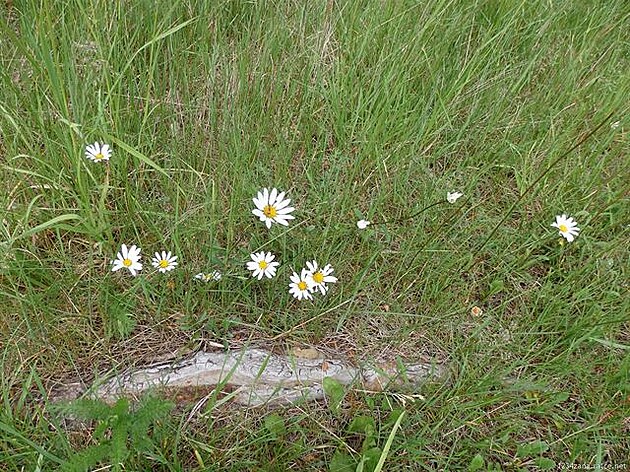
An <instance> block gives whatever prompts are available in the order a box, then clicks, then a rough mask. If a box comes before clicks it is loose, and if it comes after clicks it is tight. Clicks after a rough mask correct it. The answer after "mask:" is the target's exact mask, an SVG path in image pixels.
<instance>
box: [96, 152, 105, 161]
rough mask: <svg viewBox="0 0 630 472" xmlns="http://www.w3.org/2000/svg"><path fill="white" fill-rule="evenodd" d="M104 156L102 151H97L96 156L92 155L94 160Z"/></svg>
mask: <svg viewBox="0 0 630 472" xmlns="http://www.w3.org/2000/svg"><path fill="white" fill-rule="evenodd" d="M104 157H105V156H104V155H103V153H102V152H99V153H98V154H97V155H96V156H94V159H96V160H101V159H103V158H104Z"/></svg>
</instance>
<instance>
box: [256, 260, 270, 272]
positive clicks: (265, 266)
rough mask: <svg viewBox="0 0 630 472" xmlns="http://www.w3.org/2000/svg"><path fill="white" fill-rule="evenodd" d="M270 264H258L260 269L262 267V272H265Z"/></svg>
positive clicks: (263, 262)
mask: <svg viewBox="0 0 630 472" xmlns="http://www.w3.org/2000/svg"><path fill="white" fill-rule="evenodd" d="M268 265H269V264H267V263H266V262H265V261H260V262H259V263H258V267H260V268H261V269H262V270H265V269H266V268H267V266H268Z"/></svg>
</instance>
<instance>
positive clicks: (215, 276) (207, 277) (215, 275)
mask: <svg viewBox="0 0 630 472" xmlns="http://www.w3.org/2000/svg"><path fill="white" fill-rule="evenodd" d="M222 276H223V274H221V272H219V271H218V270H214V271H212V272H210V273H208V274H205V273H203V272H199V273H198V274H197V275H195V279H197V280H201V281H202V282H210V281H211V280H214V281H215V282H218V281H219V280H221V277H222Z"/></svg>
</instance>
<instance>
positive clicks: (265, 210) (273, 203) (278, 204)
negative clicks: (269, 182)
mask: <svg viewBox="0 0 630 472" xmlns="http://www.w3.org/2000/svg"><path fill="white" fill-rule="evenodd" d="M284 195H285V193H284V192H280V193H278V190H277V189H275V188H273V189H271V192H269V189H267V188H264V189H262V191H261V192H258V196H257V197H254V198H253V201H254V205H256V208H255V209H254V210H252V213H253V214H254V215H256V216H257V217H258V218H260V221H263V222H264V223H265V224H266V225H267V228H271V224H272V223H279V224H281V225H284V226H289V222H288V221H287V220H293V219H295V216H293V215H291V214H290V213H291V212H292V211H293V210H295V208H293V207H290V206H288V205H289V203H291V199H289V198H287V199H286V200H285V199H284Z"/></svg>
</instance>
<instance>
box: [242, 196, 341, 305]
mask: <svg viewBox="0 0 630 472" xmlns="http://www.w3.org/2000/svg"><path fill="white" fill-rule="evenodd" d="M285 195H286V194H285V192H278V189H276V188H272V189H271V191H270V190H269V189H268V188H263V189H262V190H261V191H259V192H258V194H257V196H256V197H254V198H253V199H252V200H253V202H254V205H255V206H256V208H255V209H254V210H252V213H253V214H254V215H255V216H257V217H258V218H259V219H260V221H262V222H264V223H265V225H266V226H267V228H271V225H272V224H273V223H278V224H281V225H283V226H288V225H289V220H293V219H295V217H294V216H293V215H291V213H292V212H293V211H294V210H295V208H293V207H290V206H289V203H291V200H290V199H288V198H287V199H285V198H284V197H285ZM250 257H251V259H252V260H251V261H249V262H247V264H246V266H247V269H248V270H249V271H250V272H251V273H252V277H254V278H256V279H258V280H261V279H262V278H263V277H267V278H268V279H271V278H273V277H275V275H276V270H277V269H278V267H279V266H280V262H278V261H277V260H275V259H276V256H275V254H272V253H271V252H265V251H261V252H255V253H252V254H251V255H250ZM306 266H307V268H306V269H302V270H301V271H300V273H299V274H298V273H297V272H293V274H292V275H291V276H290V277H289V279H290V280H291V283H289V293H290V294H291V295H293V297H295V298H297V299H298V300H303V299H306V300H312V299H313V293H315V292H316V291H319V292H320V293H321V294H322V295H325V294H326V292H328V290H329V288H330V287H329V286H328V285H327V284H330V283H335V282H337V277H334V276H332V275H330V274H332V273H333V272H334V271H335V270H334V269H333V268H332V266H331V265H330V264H327V265H326V266H325V267H323V268H322V267H319V265H318V264H317V261H315V260H314V261H311V262H307V263H306Z"/></svg>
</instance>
